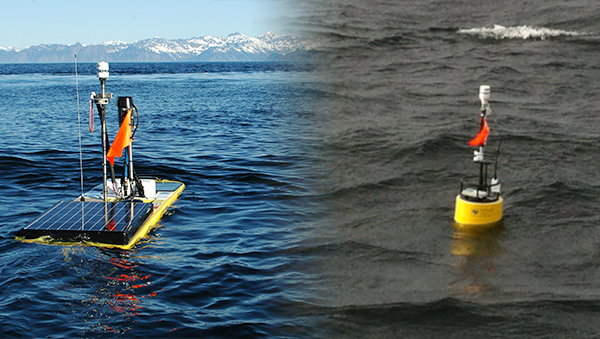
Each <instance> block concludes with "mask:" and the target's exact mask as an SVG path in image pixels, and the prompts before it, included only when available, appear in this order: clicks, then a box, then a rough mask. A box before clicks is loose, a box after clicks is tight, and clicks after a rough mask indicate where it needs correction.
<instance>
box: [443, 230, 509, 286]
mask: <svg viewBox="0 0 600 339" xmlns="http://www.w3.org/2000/svg"><path fill="white" fill-rule="evenodd" d="M503 231H504V226H503V224H502V223H498V224H496V225H493V226H490V227H485V228H481V227H477V228H463V227H455V231H454V235H453V242H452V254H453V255H455V256H457V257H460V258H461V261H460V263H459V265H458V270H459V272H460V274H461V275H462V276H463V277H464V278H465V280H466V282H467V285H466V286H464V287H463V288H462V290H463V291H464V292H465V293H467V294H478V293H482V292H486V291H492V290H497V289H498V286H494V285H493V284H492V283H491V282H490V279H491V278H493V277H494V276H495V275H496V274H497V267H496V262H495V260H496V258H497V257H498V256H499V255H500V254H501V253H502V252H503V251H504V250H503V248H502V246H501V245H500V243H499V241H498V240H499V239H500V238H501V237H502V233H503Z"/></svg>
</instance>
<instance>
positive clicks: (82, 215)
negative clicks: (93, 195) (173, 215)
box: [17, 201, 153, 245]
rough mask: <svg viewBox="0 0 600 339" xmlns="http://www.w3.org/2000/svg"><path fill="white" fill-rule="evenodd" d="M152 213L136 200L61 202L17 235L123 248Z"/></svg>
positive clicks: (151, 209)
mask: <svg viewBox="0 0 600 339" xmlns="http://www.w3.org/2000/svg"><path fill="white" fill-rule="evenodd" d="M152 211H153V204H152V203H143V202H137V201H120V202H102V201H99V202H98V201H61V202H59V203H58V204H56V205H55V206H54V207H52V208H51V209H50V210H49V211H47V212H46V213H44V214H42V215H41V216H40V217H39V218H37V219H36V220H34V221H33V222H32V223H31V224H29V225H27V226H26V227H25V228H23V229H22V230H20V231H19V232H18V234H17V235H18V236H22V237H24V238H26V239H35V238H38V237H41V236H51V237H52V238H54V239H56V240H63V241H91V242H99V243H105V244H115V245H126V244H128V243H129V240H130V239H131V238H132V237H133V235H135V233H136V232H137V230H138V229H139V228H140V227H141V226H142V225H143V223H144V221H145V220H146V218H147V217H148V215H150V213H152Z"/></svg>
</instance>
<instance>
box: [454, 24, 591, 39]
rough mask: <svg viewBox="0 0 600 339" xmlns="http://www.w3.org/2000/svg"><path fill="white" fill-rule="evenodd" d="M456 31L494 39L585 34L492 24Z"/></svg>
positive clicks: (543, 37) (540, 37)
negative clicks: (491, 26) (492, 25)
mask: <svg viewBox="0 0 600 339" xmlns="http://www.w3.org/2000/svg"><path fill="white" fill-rule="evenodd" d="M458 33H462V34H470V35H476V36H480V37H482V38H494V39H542V40H543V39H546V38H552V37H557V36H576V35H585V33H580V32H571V31H564V30H560V29H550V28H544V27H530V26H516V27H504V26H500V25H494V28H488V27H481V28H471V29H461V30H459V31H458Z"/></svg>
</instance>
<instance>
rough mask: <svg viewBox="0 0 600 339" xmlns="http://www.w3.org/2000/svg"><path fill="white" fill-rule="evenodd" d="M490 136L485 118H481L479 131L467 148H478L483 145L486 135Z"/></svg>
mask: <svg viewBox="0 0 600 339" xmlns="http://www.w3.org/2000/svg"><path fill="white" fill-rule="evenodd" d="M489 134H490V127H489V126H488V124H487V121H486V120H485V117H481V129H480V130H479V133H477V135H476V136H475V138H473V139H471V141H469V146H474V147H479V146H482V145H484V144H485V142H486V140H487V137H488V135H489Z"/></svg>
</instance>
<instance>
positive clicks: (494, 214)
mask: <svg viewBox="0 0 600 339" xmlns="http://www.w3.org/2000/svg"><path fill="white" fill-rule="evenodd" d="M502 201H503V200H502V197H498V200H496V201H490V202H474V201H468V200H466V199H465V198H464V197H462V196H461V195H460V194H459V195H458V196H456V209H455V210H454V220H455V221H456V222H457V223H459V224H464V225H486V224H493V223H496V222H498V221H500V220H501V219H502Z"/></svg>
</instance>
